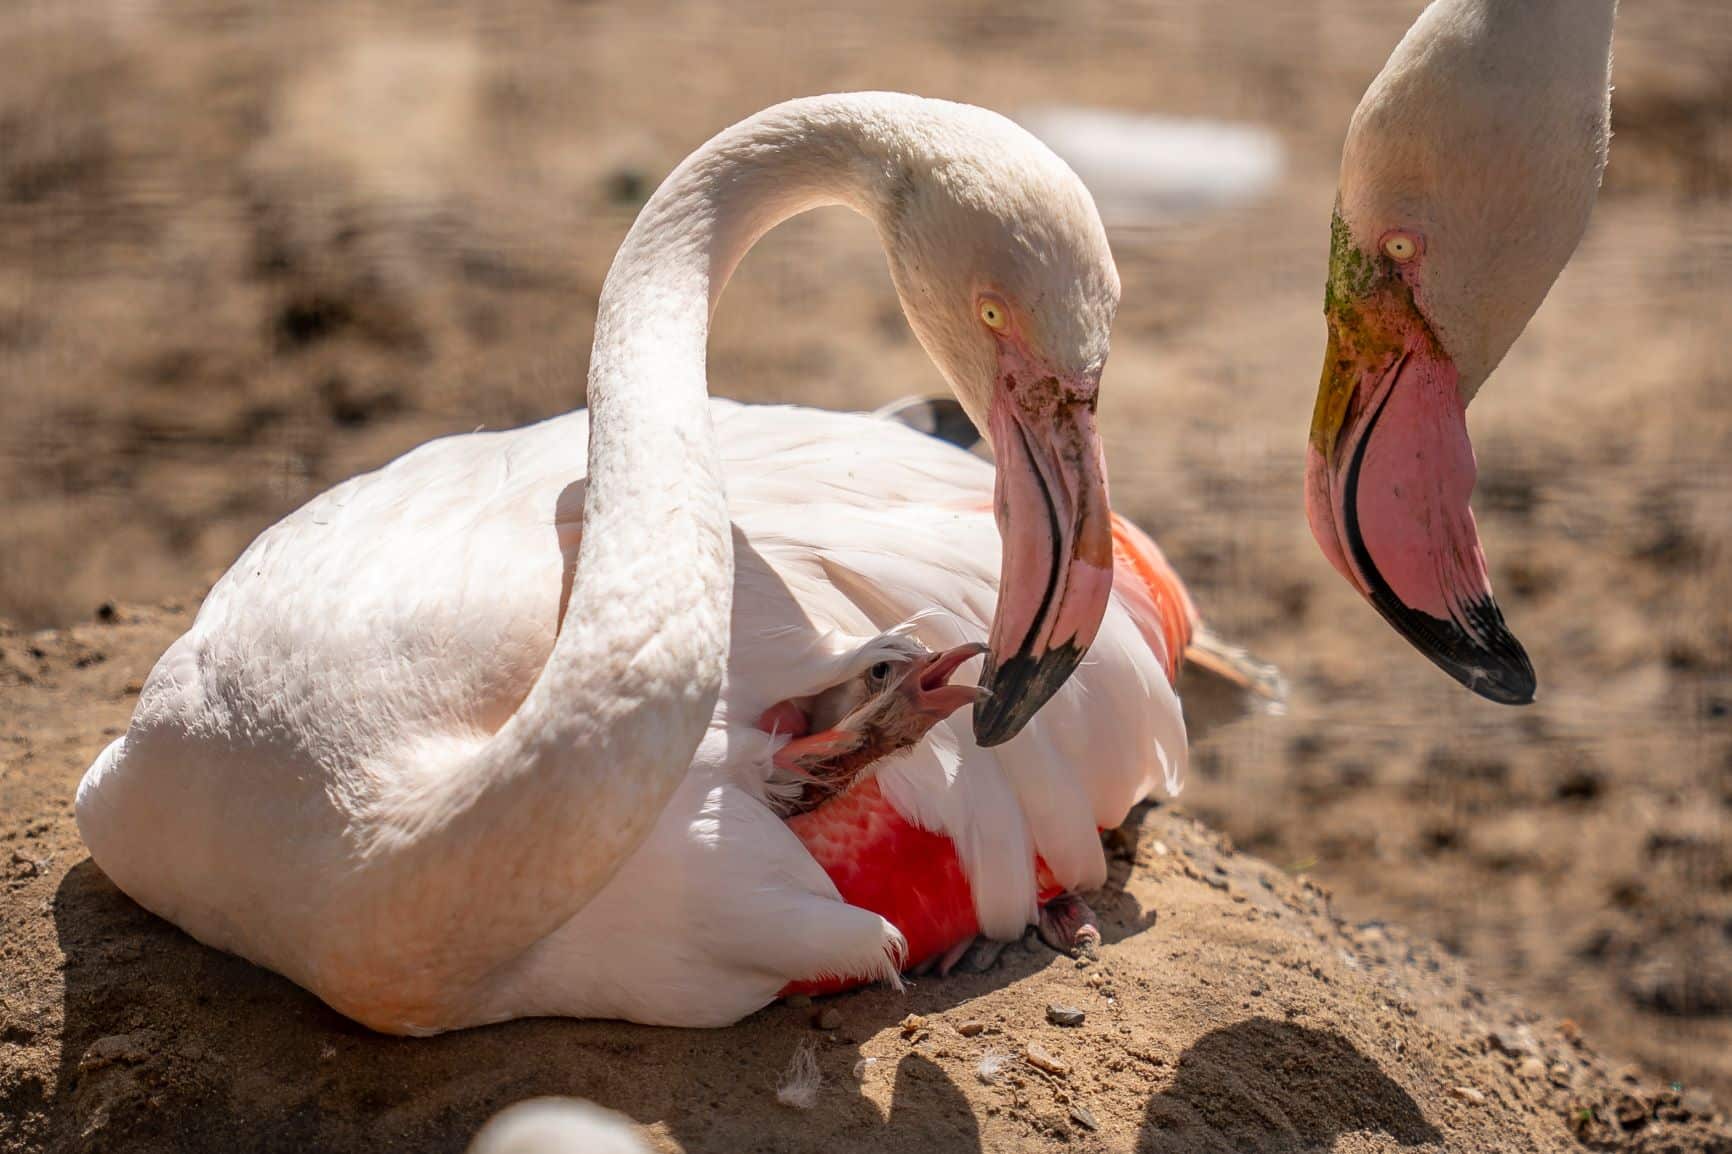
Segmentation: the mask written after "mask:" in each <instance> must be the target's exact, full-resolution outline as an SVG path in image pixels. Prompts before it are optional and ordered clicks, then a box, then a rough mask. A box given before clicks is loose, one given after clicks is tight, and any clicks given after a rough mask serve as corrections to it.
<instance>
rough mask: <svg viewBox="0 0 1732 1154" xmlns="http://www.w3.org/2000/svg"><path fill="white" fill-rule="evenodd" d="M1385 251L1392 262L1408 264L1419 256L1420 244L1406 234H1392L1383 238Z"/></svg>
mask: <svg viewBox="0 0 1732 1154" xmlns="http://www.w3.org/2000/svg"><path fill="white" fill-rule="evenodd" d="M1383 251H1384V252H1386V253H1388V254H1389V259H1390V260H1393V261H1396V262H1398V263H1400V264H1406V263H1407V262H1408V261H1410V260H1412V259H1413V258H1414V257H1416V256H1418V255H1419V242H1418V241H1417V240H1415V239H1414V238H1413V237H1411V236H1409V235H1407V234H1406V233H1405V232H1392V233H1390V234H1389V235H1388V236H1386V237H1384V238H1383Z"/></svg>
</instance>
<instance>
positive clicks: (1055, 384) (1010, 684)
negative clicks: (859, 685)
mask: <svg viewBox="0 0 1732 1154" xmlns="http://www.w3.org/2000/svg"><path fill="white" fill-rule="evenodd" d="M999 370H1000V371H999V380H998V384H997V387H996V389H995V390H994V393H993V399H992V407H991V410H990V412H989V414H988V427H989V429H990V430H991V435H992V446H993V453H994V457H995V459H996V460H997V462H998V482H997V485H996V488H995V492H994V512H995V513H996V515H997V518H998V528H999V533H1000V535H1001V536H1002V537H1003V541H1004V544H1003V549H1004V555H1003V560H1002V562H1001V569H1000V579H999V586H998V610H997V612H996V614H994V616H993V619H992V631H991V633H990V635H989V637H988V648H987V658H986V664H985V668H984V669H983V670H982V672H981V678H980V685H981V688H982V689H984V690H986V691H987V696H985V697H983V698H982V699H981V700H980V701H978V702H976V703H975V706H974V736H975V740H977V741H978V742H980V744H981V745H999V744H1001V743H1003V742H1006V741H1009V740H1010V739H1011V738H1013V737H1015V736H1016V735H1017V733H1018V732H1020V731H1021V729H1022V727H1023V726H1024V725H1026V724H1028V721H1029V719H1030V718H1032V717H1033V716H1034V715H1035V713H1036V712H1037V711H1039V709H1040V707H1041V706H1042V705H1044V704H1046V701H1047V699H1048V698H1050V697H1051V696H1052V695H1053V694H1054V693H1055V692H1057V691H1058V688H1059V686H1061V685H1063V684H1064V683H1065V680H1066V679H1067V678H1068V677H1070V675H1071V672H1072V671H1073V670H1075V669H1076V667H1077V663H1078V662H1080V661H1081V660H1082V658H1083V654H1084V653H1086V652H1087V651H1088V647H1089V644H1090V642H1092V641H1093V640H1094V637H1095V632H1096V630H1098V629H1099V628H1100V623H1101V618H1102V617H1103V616H1104V615H1105V614H1106V608H1107V599H1108V597H1109V596H1110V594H1111V593H1112V587H1113V544H1112V515H1111V511H1110V509H1109V508H1108V506H1107V478H1106V462H1105V459H1104V458H1103V456H1102V453H1101V442H1100V434H1099V433H1098V432H1097V430H1096V428H1095V397H1096V390H1097V387H1098V384H1099V373H1098V370H1097V371H1096V372H1093V373H1090V374H1088V375H1087V376H1083V377H1078V378H1075V379H1065V378H1063V377H1061V376H1059V375H1058V374H1056V373H1054V372H1052V371H1051V370H1050V369H1048V368H1045V367H1043V366H1042V365H1041V364H1040V363H1039V362H1038V361H1036V360H1035V359H1034V358H1033V357H1031V356H1030V355H1029V354H1028V353H1027V350H1025V349H1023V348H1022V347H1021V346H1019V345H1016V344H1013V343H1009V342H1007V343H1005V344H1004V346H1003V347H1002V349H1001V352H1000V357H999Z"/></svg>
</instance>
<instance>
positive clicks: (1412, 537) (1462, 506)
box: [1305, 281, 1534, 705]
mask: <svg viewBox="0 0 1732 1154" xmlns="http://www.w3.org/2000/svg"><path fill="white" fill-rule="evenodd" d="M1457 384H1458V374H1457V371H1456V367H1455V364H1454V363H1453V362H1452V361H1451V360H1450V358H1449V356H1448V354H1446V353H1445V352H1444V351H1443V349H1442V348H1441V347H1439V345H1438V343H1437V340H1436V338H1435V337H1434V335H1433V334H1432V332H1431V328H1430V326H1429V325H1428V324H1427V323H1426V321H1425V318H1424V316H1423V315H1421V313H1420V311H1419V309H1418V307H1417V306H1416V305H1415V303H1414V301H1413V296H1412V294H1411V292H1409V291H1408V290H1407V288H1406V286H1405V284H1402V283H1400V282H1399V281H1394V282H1389V283H1385V284H1383V285H1381V286H1380V287H1377V288H1375V289H1373V290H1372V291H1368V292H1367V293H1365V294H1363V295H1361V296H1357V297H1355V298H1354V299H1352V300H1347V299H1340V298H1337V297H1335V296H1331V299H1330V304H1329V346H1328V350H1327V352H1326V353H1325V355H1324V364H1323V380H1322V383H1321V385H1320V386H1319V389H1318V394H1317V407H1316V410H1315V412H1314V414H1313V416H1312V422H1311V445H1310V449H1309V452H1308V454H1307V459H1306V468H1305V512H1306V517H1307V519H1308V520H1309V521H1310V523H1311V534H1312V536H1313V537H1315V538H1316V539H1317V544H1318V545H1319V546H1321V547H1322V549H1323V553H1324V555H1325V556H1326V557H1328V558H1329V561H1330V563H1331V564H1332V565H1334V566H1335V568H1336V569H1337V570H1338V571H1339V572H1340V573H1341V575H1342V576H1343V577H1345V578H1347V580H1348V581H1349V582H1350V583H1351V584H1352V585H1353V587H1354V588H1356V589H1358V590H1359V592H1360V593H1361V594H1363V595H1364V596H1365V597H1366V599H1367V600H1369V601H1370V602H1371V604H1372V605H1374V606H1375V607H1376V608H1377V611H1378V612H1379V613H1381V614H1382V615H1383V618H1384V620H1386V621H1388V622H1389V624H1390V625H1392V626H1394V627H1395V629H1396V631H1397V632H1399V633H1400V634H1401V635H1402V636H1404V637H1406V638H1407V640H1408V641H1409V642H1411V643H1412V644H1413V646H1414V647H1415V648H1416V649H1418V650H1419V651H1420V652H1421V653H1423V654H1425V656H1427V657H1429V658H1430V659H1431V660H1432V661H1433V662H1435V663H1436V664H1437V666H1438V667H1439V668H1441V669H1442V670H1443V671H1444V672H1446V673H1448V674H1449V675H1450V676H1451V677H1453V678H1455V679H1456V680H1457V681H1459V682H1461V683H1462V684H1463V685H1465V686H1467V688H1469V689H1471V690H1473V691H1474V692H1475V693H1477V694H1479V695H1480V696H1481V697H1484V698H1486V699H1488V700H1490V701H1496V702H1499V703H1502V704H1505V705H1524V704H1526V703H1528V702H1530V701H1532V700H1533V696H1534V669H1533V665H1532V663H1530V662H1529V660H1528V656H1527V653H1526V652H1524V651H1523V649H1522V646H1521V642H1519V641H1517V640H1516V639H1515V636H1514V635H1513V634H1511V633H1510V631H1509V630H1508V628H1506V627H1505V625H1504V621H1503V614H1502V613H1501V612H1500V611H1499V609H1498V605H1497V601H1496V600H1495V599H1493V597H1492V591H1491V578H1490V576H1489V575H1488V574H1487V572H1486V565H1485V554H1484V553H1483V552H1482V551H1481V550H1480V544H1479V530H1478V528H1477V526H1476V525H1475V524H1474V519H1473V510H1472V509H1471V508H1469V506H1468V496H1469V494H1471V493H1472V492H1473V482H1474V476H1475V472H1476V468H1475V463H1474V456H1473V444H1472V442H1470V441H1469V440H1468V435H1467V409H1466V406H1465V405H1464V404H1463V402H1462V400H1461V396H1460V393H1459V390H1458V389H1457Z"/></svg>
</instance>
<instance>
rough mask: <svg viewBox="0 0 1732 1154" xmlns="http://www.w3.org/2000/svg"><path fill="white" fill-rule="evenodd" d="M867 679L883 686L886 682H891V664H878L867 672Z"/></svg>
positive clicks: (883, 662)
mask: <svg viewBox="0 0 1732 1154" xmlns="http://www.w3.org/2000/svg"><path fill="white" fill-rule="evenodd" d="M866 679H867V680H868V681H870V682H872V684H874V685H883V684H884V683H885V682H886V681H888V680H890V663H889V662H888V661H880V662H879V663H878V664H876V665H874V666H873V667H872V668H871V669H868V670H867V671H866Z"/></svg>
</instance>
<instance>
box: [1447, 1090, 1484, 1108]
mask: <svg viewBox="0 0 1732 1154" xmlns="http://www.w3.org/2000/svg"><path fill="white" fill-rule="evenodd" d="M1449 1092H1450V1093H1451V1094H1454V1095H1455V1096H1456V1097H1457V1098H1460V1099H1461V1100H1462V1101H1463V1102H1472V1103H1473V1104H1474V1105H1475V1106H1483V1105H1485V1094H1484V1093H1483V1092H1481V1091H1479V1090H1475V1089H1474V1088H1473V1087H1472V1086H1451V1087H1450V1090H1449Z"/></svg>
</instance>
